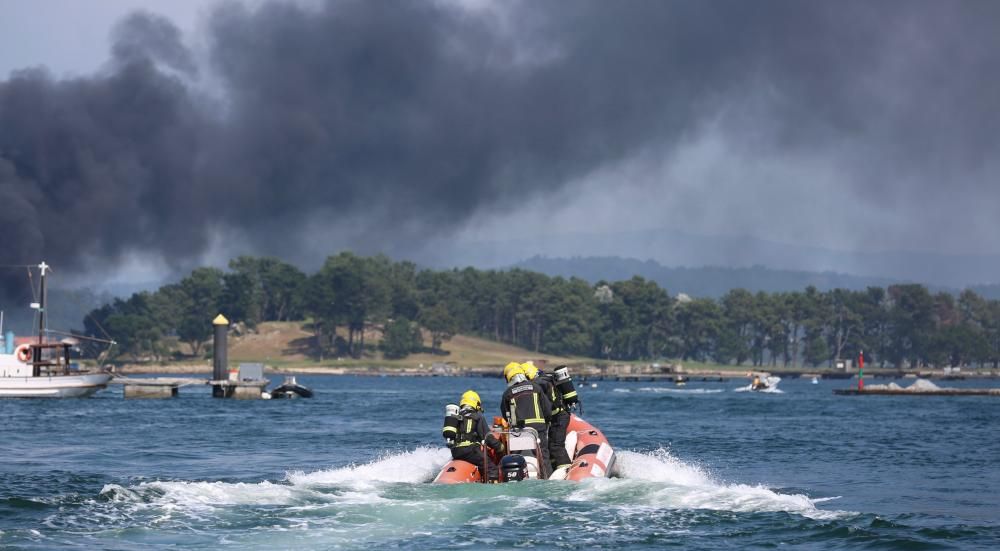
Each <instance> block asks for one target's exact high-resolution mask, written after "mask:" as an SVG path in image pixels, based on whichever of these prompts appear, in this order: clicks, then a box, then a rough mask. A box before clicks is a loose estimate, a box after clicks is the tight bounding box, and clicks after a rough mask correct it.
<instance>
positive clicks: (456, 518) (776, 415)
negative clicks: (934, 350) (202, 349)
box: [0, 376, 1000, 550]
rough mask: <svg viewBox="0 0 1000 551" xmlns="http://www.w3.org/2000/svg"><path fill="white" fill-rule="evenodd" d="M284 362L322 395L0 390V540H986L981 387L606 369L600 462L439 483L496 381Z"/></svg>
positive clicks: (479, 543) (996, 505)
mask: <svg viewBox="0 0 1000 551" xmlns="http://www.w3.org/2000/svg"><path fill="white" fill-rule="evenodd" d="M299 381H300V382H302V383H304V384H306V385H308V386H310V387H312V388H313V389H314V390H316V391H317V397H316V398H315V399H312V400H288V401H277V400H275V401H269V402H265V401H259V402H240V401H226V400H214V399H212V398H211V397H210V396H209V394H210V393H209V392H208V390H207V389H204V388H186V389H182V391H181V396H180V397H178V398H175V399H172V400H155V401H138V400H129V401H126V400H123V399H122V398H121V390H120V389H109V390H105V391H103V392H101V393H99V394H98V395H96V396H95V397H93V398H91V399H86V400H64V401H58V400H53V401H44V400H13V401H12V400H7V401H0V419H2V420H3V427H2V429H0V430H2V438H0V461H2V463H0V548H4V549H66V548H88V549H90V548H101V549H150V548H159V547H173V548H184V549H217V548H227V547H231V548H238V549H241V550H242V549H291V548H294V549H336V548H359V547H372V548H385V547H404V548H417V549H442V548H455V547H466V548H475V549H478V548H510V547H517V546H547V547H567V548H578V547H647V548H663V547H679V548H685V549H733V548H747V547H777V546H781V547H784V548H807V549H813V548H816V549H858V548H877V549H949V548H953V549H974V548H982V549H995V548H998V547H1000V497H998V496H1000V438H998V437H1000V429H998V427H1000V399H997V398H995V397H906V396H866V397H849V396H845V397H841V396H834V395H833V394H832V392H831V389H832V388H834V387H836V386H846V385H847V384H848V383H847V382H833V381H822V382H821V383H820V384H818V385H813V384H810V382H809V381H808V380H784V381H782V382H781V385H780V388H781V390H782V391H783V392H782V393H771V394H762V393H751V392H736V390H737V389H738V387H740V386H742V385H744V384H745V381H740V382H734V383H702V382H697V381H692V382H690V383H688V385H687V386H686V387H685V388H675V387H673V386H668V385H658V384H653V383H614V382H601V383H598V387H597V388H590V387H589V385H587V387H586V388H583V389H582V390H581V394H582V396H583V400H584V402H585V411H584V417H585V418H586V419H587V420H589V421H591V422H592V423H594V424H595V425H597V426H598V427H600V428H601V429H602V430H603V431H604V433H605V434H606V435H607V436H608V437H609V439H610V440H611V442H612V444H613V445H615V446H616V448H618V449H619V450H621V453H620V455H619V458H618V462H617V465H616V467H615V475H616V478H612V479H604V480H593V481H589V482H585V483H580V484H576V483H570V482H546V481H540V482H527V483H520V484H509V485H490V486H483V485H461V486H434V485H431V484H427V482H428V481H429V480H431V479H432V478H433V476H434V475H435V474H436V472H437V470H438V468H439V467H440V466H441V465H442V464H443V463H444V462H445V461H446V460H447V459H448V457H449V455H448V452H447V450H446V449H444V448H442V447H440V445H439V430H440V421H441V416H442V410H443V406H444V404H445V403H447V402H453V401H455V400H457V399H458V396H459V394H460V393H461V392H462V391H464V390H466V389H467V388H474V389H476V390H478V391H479V392H480V394H482V395H483V399H484V401H485V402H486V403H487V405H488V406H489V405H490V404H495V403H496V402H497V401H498V400H499V395H500V391H501V384H500V381H498V380H491V379H478V378H475V379H464V378H427V379H405V378H375V377H372V378H364V377H362V378H355V377H321V376H315V377H299ZM990 383H991V382H984V383H975V382H964V381H959V382H956V383H954V384H951V383H949V384H950V385H951V386H974V385H982V386H1000V382H997V381H992V383H993V384H990ZM904 384H907V383H904Z"/></svg>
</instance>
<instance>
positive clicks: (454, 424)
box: [441, 404, 462, 448]
mask: <svg viewBox="0 0 1000 551" xmlns="http://www.w3.org/2000/svg"><path fill="white" fill-rule="evenodd" d="M461 424H462V418H461V417H459V415H458V406H456V405H455V404H448V405H446V406H444V427H445V429H442V431H441V434H443V435H444V441H445V444H446V445H447V446H448V447H449V448H453V447H455V437H456V436H457V435H458V427H459V425H461ZM448 427H451V428H452V429H454V430H446V429H447V428H448Z"/></svg>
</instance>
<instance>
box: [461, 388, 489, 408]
mask: <svg viewBox="0 0 1000 551" xmlns="http://www.w3.org/2000/svg"><path fill="white" fill-rule="evenodd" d="M458 405H460V406H469V407H470V408H472V409H477V410H481V409H483V401H482V400H480V399H479V395H478V394H476V391H475V390H466V391H465V393H463V394H462V400H461V401H460V402H458Z"/></svg>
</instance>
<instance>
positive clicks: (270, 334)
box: [229, 322, 593, 368]
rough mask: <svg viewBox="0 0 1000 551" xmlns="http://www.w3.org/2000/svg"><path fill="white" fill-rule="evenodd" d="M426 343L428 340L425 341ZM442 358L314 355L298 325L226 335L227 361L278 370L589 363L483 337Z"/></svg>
mask: <svg viewBox="0 0 1000 551" xmlns="http://www.w3.org/2000/svg"><path fill="white" fill-rule="evenodd" d="M379 339H380V334H379V333H378V332H377V331H371V332H368V333H366V334H365V344H378V342H379ZM425 342H430V338H427V339H425ZM442 349H443V351H444V352H445V353H444V354H432V353H430V352H424V353H420V354H411V355H409V356H407V357H406V358H404V359H402V360H387V359H385V358H383V357H382V354H381V352H372V351H370V350H368V351H366V354H365V356H363V357H362V358H360V359H356V358H345V357H336V356H332V357H331V356H324V357H323V358H322V359H321V358H320V357H319V355H318V354H317V351H316V348H315V346H314V339H313V334H312V333H311V332H310V331H308V330H307V326H306V325H304V324H303V323H299V322H269V323H263V324H261V325H260V326H259V327H258V328H257V331H256V332H254V333H248V334H246V335H242V336H231V337H230V342H229V360H230V361H231V362H263V363H265V364H267V365H271V366H274V367H283V368H295V367H313V366H330V367H360V366H368V365H373V364H378V365H380V366H389V367H401V368H402V367H420V366H423V367H430V366H431V365H432V364H434V363H438V362H447V363H454V364H457V365H459V366H462V367H492V366H503V365H505V364H506V363H507V362H510V361H515V360H527V359H545V360H547V361H548V362H549V363H550V364H552V363H557V364H558V363H566V364H575V363H580V362H589V363H593V360H588V359H585V358H564V357H559V356H551V355H548V354H540V353H535V352H532V351H529V350H525V349H523V348H518V347H516V346H510V345H507V344H502V343H497V342H493V341H490V340H486V339H480V338H476V337H470V336H466V335H456V336H455V337H453V338H452V339H451V340H449V341H446V342H445V343H444V344H443V345H442Z"/></svg>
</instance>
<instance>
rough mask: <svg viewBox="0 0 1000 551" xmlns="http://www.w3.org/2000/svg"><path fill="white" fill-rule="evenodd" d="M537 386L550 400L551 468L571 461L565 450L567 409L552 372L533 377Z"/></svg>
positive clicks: (567, 421) (540, 373)
mask: <svg viewBox="0 0 1000 551" xmlns="http://www.w3.org/2000/svg"><path fill="white" fill-rule="evenodd" d="M534 381H535V382H537V383H538V386H540V387H542V390H543V391H544V392H545V394H546V395H547V396H548V397H549V399H550V400H551V401H552V419H551V420H550V421H549V457H550V458H551V459H552V469H553V470H555V469H558V468H559V467H562V466H564V465H570V464H572V463H573V459H572V458H571V457H570V456H569V453H568V452H567V451H566V428H567V427H568V426H569V410H568V409H567V407H566V404H565V402H564V401H563V394H562V392H561V391H560V390H559V389H558V388H556V385H555V379H554V376H553V375H552V374H549V373H545V372H542V371H539V372H538V376H537V377H535V379H534Z"/></svg>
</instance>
